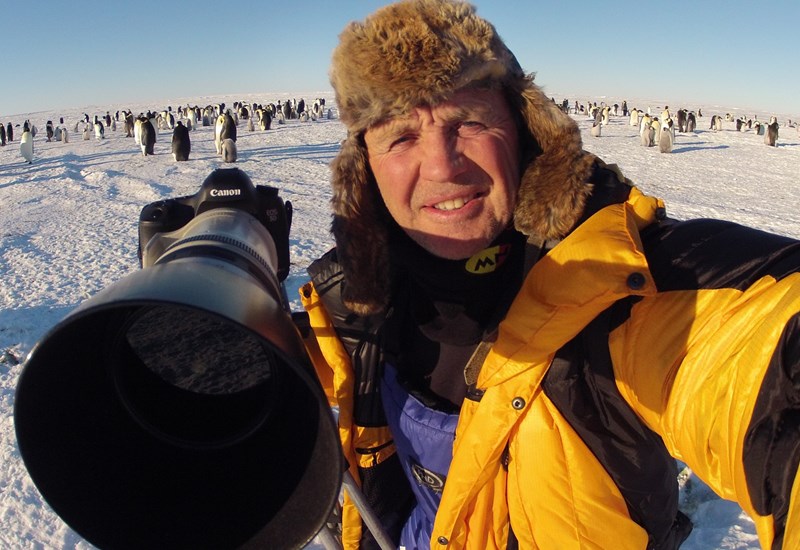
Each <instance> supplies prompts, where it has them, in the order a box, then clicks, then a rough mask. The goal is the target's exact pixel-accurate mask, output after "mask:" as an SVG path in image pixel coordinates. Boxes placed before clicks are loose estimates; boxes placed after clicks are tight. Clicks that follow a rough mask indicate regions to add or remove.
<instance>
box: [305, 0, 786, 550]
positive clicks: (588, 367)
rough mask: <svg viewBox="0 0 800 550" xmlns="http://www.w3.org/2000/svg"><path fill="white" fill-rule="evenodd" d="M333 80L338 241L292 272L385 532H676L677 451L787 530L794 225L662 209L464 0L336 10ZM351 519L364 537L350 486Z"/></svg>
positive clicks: (580, 542) (674, 541) (357, 469)
mask: <svg viewBox="0 0 800 550" xmlns="http://www.w3.org/2000/svg"><path fill="white" fill-rule="evenodd" d="M331 81H332V84H333V86H334V89H335V92H336V100H337V105H338V108H339V113H340V117H341V119H342V121H343V122H344V123H345V125H346V126H347V128H348V136H347V139H346V140H345V141H344V142H343V144H342V147H341V151H340V152H339V155H338V156H337V158H336V160H335V162H334V163H333V167H332V168H333V181H332V185H333V200H332V202H333V211H334V220H333V226H332V230H333V234H334V237H335V239H336V248H335V249H334V250H332V251H331V252H329V253H328V254H326V255H325V256H324V257H323V258H321V259H320V260H318V261H317V262H316V263H314V264H313V265H312V266H311V267H310V269H309V273H310V275H311V282H310V283H309V284H307V285H306V286H305V287H304V288H303V289H302V290H301V294H302V298H303V302H304V306H305V308H306V310H307V311H308V313H309V319H310V323H311V327H312V329H313V335H314V337H315V338H314V339H313V340H310V341H309V349H310V350H311V351H312V356H313V357H315V364H316V366H317V370H318V373H319V375H320V379H321V380H322V381H323V385H324V386H325V387H326V391H327V392H328V395H329V397H330V399H331V402H332V403H333V404H335V405H337V406H338V407H339V430H340V435H341V439H342V445H343V449H344V452H345V455H346V457H347V460H348V463H349V466H350V469H351V472H352V473H353V474H354V475H355V476H356V478H357V479H359V480H360V482H361V484H362V489H363V491H364V493H365V495H366V496H367V498H368V500H369V501H370V502H371V503H372V507H373V508H374V510H375V512H376V513H377V515H378V516H379V517H380V518H381V521H382V523H383V526H384V527H385V529H386V530H387V532H388V533H389V535H390V536H391V537H393V538H394V539H395V541H396V543H397V544H398V545H400V546H401V547H405V548H428V547H430V548H434V549H439V548H474V549H481V550H483V549H489V548H498V549H500V548H503V549H504V548H516V547H518V548H546V549H563V548H615V549H619V548H625V549H627V548H630V549H645V548H653V549H668V548H677V547H678V546H679V545H680V543H681V542H682V541H683V540H685V538H686V537H687V536H688V533H689V531H690V530H691V525H690V522H689V520H688V519H687V518H686V517H684V516H683V515H682V514H681V513H680V512H679V511H678V509H677V501H678V487H677V482H676V474H677V472H676V463H675V458H679V459H680V460H683V461H685V462H686V463H687V464H688V465H689V466H690V467H691V468H692V470H693V471H694V472H695V473H697V474H698V475H699V476H700V477H701V478H702V479H704V480H705V481H706V482H707V483H708V484H709V485H710V486H711V487H712V488H713V489H715V490H716V491H717V492H718V493H719V494H720V495H722V496H723V497H725V498H729V499H732V500H736V501H738V502H739V503H740V504H741V506H742V507H743V508H744V509H745V510H746V511H747V512H748V513H749V514H750V515H751V516H752V517H753V519H754V521H755V523H756V526H757V528H758V533H759V537H760V539H761V543H762V545H763V547H764V548H798V547H800V534H799V533H798V525H797V524H798V521H800V518H798V516H799V515H800V512H798V510H797V506H798V501H800V497H799V496H798V492H800V488H798V484H797V483H795V477H796V472H797V465H798V458H799V457H800V426H799V425H798V424H799V423H800V421H799V420H798V414H797V411H798V402H800V393H798V383H800V343H799V342H800V313H798V312H800V273H798V269H800V243H798V242H797V241H795V240H792V239H788V238H785V237H779V236H775V235H769V234H766V233H763V232H759V231H755V230H752V229H748V228H744V227H741V226H738V225H735V224H731V223H727V222H720V221H712V220H695V221H689V222H676V221H674V220H671V219H669V218H668V217H667V214H666V210H665V208H664V205H663V203H662V202H661V201H660V200H658V199H655V198H652V197H648V196H645V195H643V194H642V193H641V192H640V191H639V190H638V189H637V188H636V187H634V186H633V184H632V183H631V182H630V181H629V180H627V179H625V178H624V177H623V176H622V175H621V174H620V172H619V170H618V169H616V167H614V166H608V165H606V164H604V163H603V162H602V161H601V160H600V159H598V158H596V157H594V156H593V155H591V154H589V153H587V152H585V151H583V149H582V145H581V139H580V133H579V131H578V128H577V126H576V124H575V123H574V122H573V121H572V120H571V119H570V118H569V117H568V116H567V115H565V114H564V113H562V112H561V110H560V109H559V108H558V106H557V105H556V104H554V103H553V102H552V101H550V100H549V99H548V98H547V97H546V96H545V95H544V94H543V93H542V92H541V91H540V89H539V88H538V87H536V85H534V83H533V79H532V77H531V76H529V75H526V74H525V73H523V71H522V70H521V68H520V67H519V65H518V63H517V61H516V59H515V58H514V56H513V55H512V54H511V52H510V51H509V50H508V49H507V48H506V46H505V45H504V43H503V42H502V40H501V39H500V38H499V36H498V35H497V34H496V32H495V30H494V28H493V27H492V26H491V25H490V24H489V23H488V22H486V21H485V20H483V19H480V18H479V17H477V16H476V15H475V13H474V10H473V8H472V7H471V6H469V5H468V4H463V3H460V2H453V1H449V0H404V1H401V2H399V3H396V4H393V5H390V6H387V7H385V8H382V9H380V10H378V11H377V12H375V14H373V15H372V16H371V17H369V18H368V19H366V20H365V22H364V23H352V24H351V25H350V26H348V27H347V28H346V29H345V31H344V32H343V33H342V34H341V36H340V43H339V45H338V47H337V49H336V51H335V52H334V56H333V67H332V70H331ZM317 344H318V346H319V347H318V349H317V347H316V346H317ZM342 538H343V542H344V545H345V546H346V547H347V548H355V547H358V546H359V544H360V545H361V546H362V547H368V546H370V544H371V541H370V536H369V534H368V533H367V532H366V530H365V529H362V525H361V521H360V518H359V517H358V515H357V511H356V510H355V509H354V507H353V506H351V505H350V502H349V500H346V501H345V507H344V510H343V535H342Z"/></svg>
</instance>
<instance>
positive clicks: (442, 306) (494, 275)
mask: <svg viewBox="0 0 800 550" xmlns="http://www.w3.org/2000/svg"><path fill="white" fill-rule="evenodd" d="M390 247H391V254H390V256H391V258H392V263H393V265H392V267H393V269H395V270H396V273H397V277H396V278H395V281H396V289H395V293H394V299H393V301H392V302H393V303H392V309H393V311H394V313H393V315H392V317H391V319H390V321H389V323H388V325H387V329H388V333H387V337H388V339H387V342H388V343H389V349H390V350H393V353H392V352H390V353H391V355H394V357H395V358H394V361H395V362H396V363H397V369H398V379H399V380H402V381H404V382H405V383H406V386H407V389H409V390H410V391H412V392H413V393H415V394H416V395H417V396H418V397H420V394H422V395H423V396H424V394H428V397H430V399H429V400H428V402H429V403H428V404H429V405H430V406H435V407H436V408H446V407H445V406H443V405H442V404H441V403H438V404H437V403H436V399H437V397H440V398H444V399H445V400H446V401H447V402H449V403H451V404H453V405H456V406H458V405H460V403H461V400H462V399H463V393H464V392H465V390H466V384H465V382H464V374H463V372H464V366H465V365H466V362H467V360H468V359H469V356H470V355H471V354H472V352H473V350H474V349H475V347H476V346H477V344H478V343H479V342H480V341H481V338H482V337H483V335H484V334H485V333H486V332H488V331H491V330H493V329H494V328H495V327H496V325H497V324H498V323H499V322H500V320H502V318H503V316H504V315H505V312H506V311H507V310H508V307H509V306H510V304H511V301H512V300H513V298H514V296H515V295H516V293H517V291H518V290H519V287H520V285H521V284H522V279H523V276H524V273H523V265H524V259H525V236H524V235H522V234H521V233H518V232H517V231H515V230H513V229H509V230H506V231H505V232H503V233H502V234H501V235H500V236H499V237H498V238H497V239H496V240H495V242H493V243H492V244H491V245H490V246H489V247H487V249H486V251H487V253H486V254H481V255H477V256H473V258H471V259H470V260H445V259H442V258H439V257H436V256H434V255H432V254H430V253H428V252H427V251H426V250H424V249H423V248H422V247H420V246H419V245H418V244H416V243H415V242H414V241H413V240H411V238H410V237H408V236H407V235H406V234H405V232H403V231H402V230H401V229H400V228H399V227H397V226H394V227H392V229H391V230H390ZM431 394H432V395H431Z"/></svg>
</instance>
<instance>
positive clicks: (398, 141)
mask: <svg viewBox="0 0 800 550" xmlns="http://www.w3.org/2000/svg"><path fill="white" fill-rule="evenodd" d="M412 139H413V136H410V135H404V136H400V137H398V138H396V139H395V140H394V141H392V144H391V145H390V148H391V147H397V146H402V145H403V144H405V143H408V142H410V141H411V140H412Z"/></svg>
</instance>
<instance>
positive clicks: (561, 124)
mask: <svg viewBox="0 0 800 550" xmlns="http://www.w3.org/2000/svg"><path fill="white" fill-rule="evenodd" d="M526 80H527V83H528V85H527V86H523V87H522V89H521V90H519V97H521V105H520V113H521V116H522V120H523V123H524V124H525V125H526V126H527V130H528V132H530V134H531V136H533V139H534V140H535V141H536V143H537V144H538V145H539V150H540V151H541V152H539V153H538V155H536V156H535V157H534V158H533V159H532V160H531V161H530V163H529V164H528V165H527V166H525V167H523V173H522V178H521V182H520V187H519V191H518V194H517V195H518V197H517V205H516V208H515V210H514V225H515V227H516V228H517V230H519V231H520V232H522V233H524V234H526V235H532V236H536V237H539V238H542V239H554V238H561V237H563V236H565V235H566V234H567V233H568V232H569V230H570V229H572V227H573V226H574V225H575V224H576V223H577V221H578V219H579V218H580V215H581V213H582V212H583V207H584V205H585V203H586V199H587V197H588V196H589V195H590V194H591V190H592V186H591V185H590V184H587V183H586V181H587V180H588V178H589V176H590V174H591V170H592V164H593V163H594V160H595V157H594V155H591V154H589V153H587V152H585V151H584V150H583V144H582V141H581V133H580V129H579V128H578V125H577V124H576V123H575V121H574V120H572V119H571V118H570V117H569V116H568V115H566V114H565V113H564V112H563V111H561V109H559V108H558V106H556V104H555V103H553V101H552V100H550V99H548V98H547V97H546V96H545V95H544V94H543V93H542V92H541V90H540V89H539V88H538V87H537V86H536V85H535V84H533V83H532V82H530V80H528V79H526Z"/></svg>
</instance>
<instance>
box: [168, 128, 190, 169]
mask: <svg viewBox="0 0 800 550" xmlns="http://www.w3.org/2000/svg"><path fill="white" fill-rule="evenodd" d="M191 150H192V142H191V140H190V139H189V129H188V128H187V127H186V126H184V125H183V122H181V121H180V120H179V121H178V122H176V123H175V129H174V130H172V157H173V158H174V159H175V161H184V160H189V152H190V151H191Z"/></svg>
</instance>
